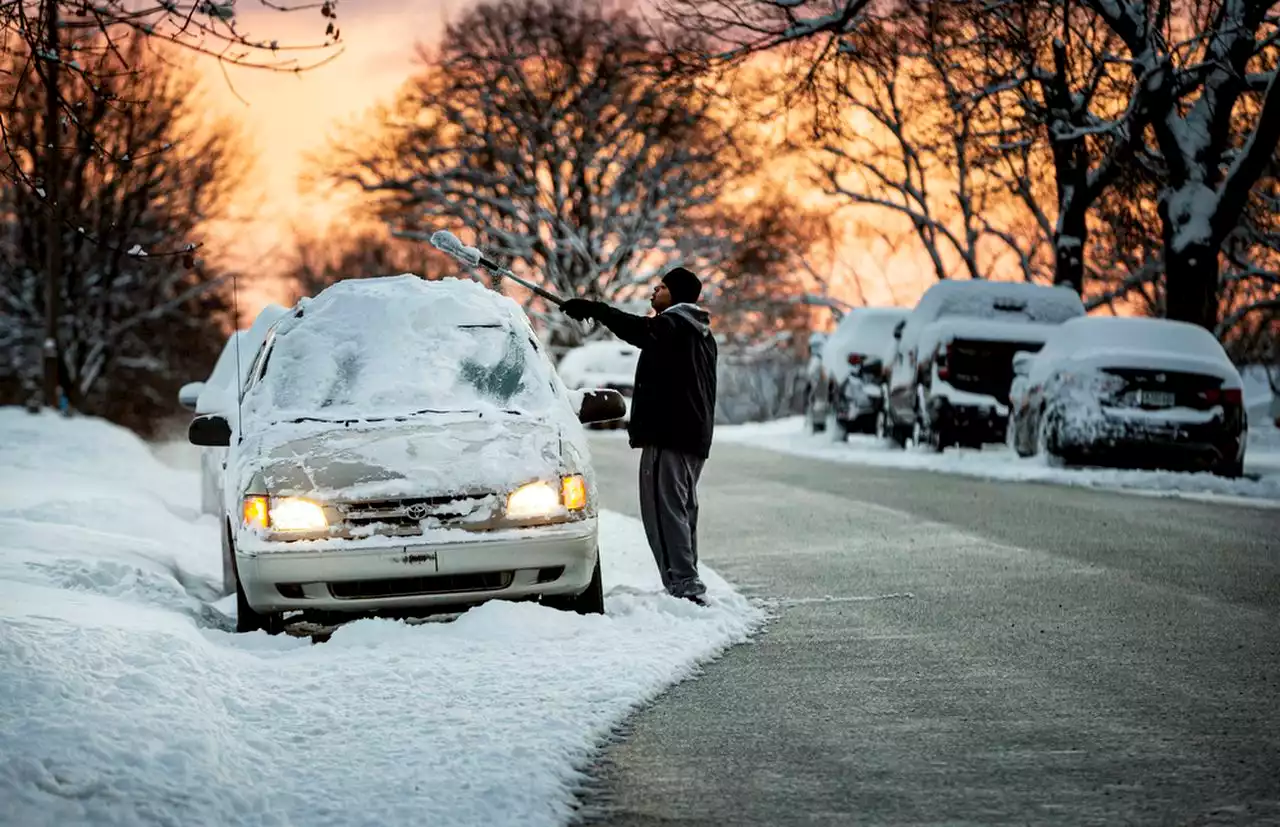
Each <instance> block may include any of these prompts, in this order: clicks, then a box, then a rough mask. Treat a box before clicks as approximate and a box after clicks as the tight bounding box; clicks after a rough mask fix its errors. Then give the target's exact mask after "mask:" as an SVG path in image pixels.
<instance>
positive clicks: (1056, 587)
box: [582, 435, 1280, 827]
mask: <svg viewBox="0 0 1280 827" xmlns="http://www.w3.org/2000/svg"><path fill="white" fill-rule="evenodd" d="M593 451H594V453H595V462H596V467H597V470H598V472H599V474H600V477H601V484H602V489H603V491H604V494H603V499H604V504H605V506H606V507H608V508H611V509H615V510H618V511H622V512H624V513H628V514H632V515H638V508H637V503H636V494H635V473H636V471H635V468H636V454H635V452H631V451H628V450H627V449H626V447H625V442H623V441H621V440H620V439H618V437H617V436H616V435H611V436H603V437H599V438H595V439H594V440H593ZM700 495H701V511H702V515H701V520H702V527H701V532H700V539H701V548H702V555H703V559H704V560H705V561H706V563H708V564H709V565H711V566H712V567H714V568H715V569H716V570H717V571H718V572H719V573H720V574H722V575H723V576H725V577H726V578H727V579H729V580H730V581H731V582H733V583H734V584H735V585H736V586H737V587H738V588H740V589H741V590H742V591H743V592H744V593H746V594H747V595H748V596H750V597H753V598H755V599H758V600H760V601H763V602H764V603H765V604H766V605H767V606H769V607H770V610H771V611H772V613H773V615H774V616H773V618H772V619H771V621H770V622H769V624H768V625H767V626H766V627H765V630H764V632H763V634H762V635H760V636H759V637H757V638H756V639H755V640H754V641H753V642H752V643H749V644H747V645H744V646H739V647H736V648H734V649H732V650H731V651H730V652H728V653H727V654H726V655H725V656H724V657H723V658H721V659H720V660H718V661H716V662H715V663H713V664H710V665H709V666H708V667H707V668H706V670H705V673H704V674H702V675H701V676H700V677H698V678H697V679H696V680H691V681H687V682H685V683H683V684H681V685H679V686H677V687H675V688H673V689H672V690H671V691H670V692H668V693H666V694H665V695H664V696H663V697H661V698H660V699H658V700H657V701H656V702H655V703H654V704H653V705H652V706H650V707H648V708H646V709H644V710H641V711H639V712H638V713H637V714H636V715H635V716H633V718H632V720H630V721H629V722H628V723H627V725H626V727H625V729H624V731H623V733H621V734H622V737H621V738H620V740H619V742H618V743H617V744H615V745H613V746H611V747H610V748H608V749H607V750H606V751H605V753H604V755H603V758H602V760H601V762H600V763H599V765H598V766H596V767H594V768H592V774H593V780H592V782H591V783H590V785H589V789H588V792H587V793H586V794H585V795H584V798H583V808H582V814H583V818H582V821H583V823H587V824H609V825H616V826H617V827H629V826H633V825H634V826H635V827H640V826H641V825H643V826H644V827H650V825H671V824H678V825H747V824H753V825H754V824H760V825H765V824H768V825H790V824H805V825H815V824H943V823H945V824H1000V823H1019V824H1071V825H1079V824H1104V823H1105V824H1117V823H1127V824H1161V825H1163V824H1209V823H1214V824H1216V823H1225V824H1236V823H1250V824H1262V823H1277V824H1280V669H1278V668H1277V667H1280V511H1278V510H1274V509H1253V508H1246V507H1237V506H1224V505H1210V504H1205V503H1198V502H1188V501H1180V500H1164V499H1156V498H1151V497H1145V496H1132V495H1124V494H1116V493H1110V492H1099V491H1092V490H1088V489H1075V488H1067V487H1057V486H1049V485H1035V484H1025V483H1022V484H1019V483H997V482H984V481H979V480H973V479H965V478H961V477H955V476H946V475H941V474H932V473H924V472H914V471H900V470H894V469H876V468H863V467H858V466H853V465H845V464H831V463H823V462H820V461H817V460H811V459H802V458H795V457H790V456H786V455H782V454H777V453H772V452H768V451H764V450H760V449H753V448H750V447H746V446H737V445H729V444H721V445H717V446H716V448H715V451H714V455H713V457H712V459H711V461H710V462H709V463H708V465H707V470H706V473H705V475H704V477H703V482H702V485H701V487H700Z"/></svg>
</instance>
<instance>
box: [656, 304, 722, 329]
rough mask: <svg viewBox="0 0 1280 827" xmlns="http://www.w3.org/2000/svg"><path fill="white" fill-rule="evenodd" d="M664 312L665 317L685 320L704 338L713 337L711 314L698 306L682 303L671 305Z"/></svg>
mask: <svg viewBox="0 0 1280 827" xmlns="http://www.w3.org/2000/svg"><path fill="white" fill-rule="evenodd" d="M662 312H663V315H668V314H669V315H671V316H674V317H675V318H677V319H683V320H684V321H686V322H688V323H689V324H691V325H693V326H694V328H696V329H697V331H698V332H699V333H701V334H702V335H703V336H710V335H711V314H710V313H708V312H707V311H706V310H704V309H703V308H701V307H699V306H698V305H696V304H691V303H689V302H681V303H680V304H673V305H671V306H670V307H668V308H667V309H666V310H664V311H662Z"/></svg>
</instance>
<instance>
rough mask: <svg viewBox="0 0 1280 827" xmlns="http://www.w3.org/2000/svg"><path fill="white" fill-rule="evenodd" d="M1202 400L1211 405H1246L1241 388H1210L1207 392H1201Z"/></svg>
mask: <svg viewBox="0 0 1280 827" xmlns="http://www.w3.org/2000/svg"><path fill="white" fill-rule="evenodd" d="M1200 398H1201V399H1203V400H1204V401H1206V402H1208V403H1209V404H1210V405H1243V404H1244V394H1243V393H1242V392H1241V390H1240V389H1239V388H1227V389H1226V390H1220V389H1218V388H1210V389H1209V390H1207V391H1201V392H1200Z"/></svg>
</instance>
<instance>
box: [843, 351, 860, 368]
mask: <svg viewBox="0 0 1280 827" xmlns="http://www.w3.org/2000/svg"><path fill="white" fill-rule="evenodd" d="M845 358H846V359H847V360H848V361H849V364H851V365H853V366H854V367H855V368H856V367H857V366H858V365H861V364H862V354H861V353H850V354H849V355H848V356H846V357H845Z"/></svg>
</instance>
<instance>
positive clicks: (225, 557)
mask: <svg viewBox="0 0 1280 827" xmlns="http://www.w3.org/2000/svg"><path fill="white" fill-rule="evenodd" d="M236 583H237V581H236V560H235V553H234V552H232V551H231V529H230V528H229V527H228V526H227V521H226V520H223V521H222V593H223V595H228V594H232V593H234V592H235V590H236Z"/></svg>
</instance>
